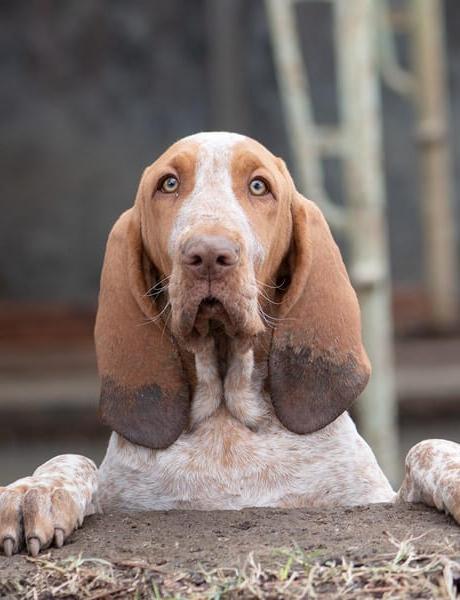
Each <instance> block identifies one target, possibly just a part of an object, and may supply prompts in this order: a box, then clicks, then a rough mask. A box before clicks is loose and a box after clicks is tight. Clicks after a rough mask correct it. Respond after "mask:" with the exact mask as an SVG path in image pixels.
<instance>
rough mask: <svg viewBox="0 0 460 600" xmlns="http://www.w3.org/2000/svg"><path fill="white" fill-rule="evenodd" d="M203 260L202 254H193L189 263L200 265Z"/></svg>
mask: <svg viewBox="0 0 460 600" xmlns="http://www.w3.org/2000/svg"><path fill="white" fill-rule="evenodd" d="M202 262H203V259H202V258H201V256H200V255H199V254H194V255H193V256H191V257H190V261H189V264H190V265H193V266H199V265H201V264H202Z"/></svg>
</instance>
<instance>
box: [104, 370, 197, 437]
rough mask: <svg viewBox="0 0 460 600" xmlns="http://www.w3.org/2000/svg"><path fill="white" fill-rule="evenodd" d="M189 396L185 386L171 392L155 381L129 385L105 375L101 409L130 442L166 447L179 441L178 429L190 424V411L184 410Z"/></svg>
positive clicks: (106, 419) (105, 417) (112, 425)
mask: <svg viewBox="0 0 460 600" xmlns="http://www.w3.org/2000/svg"><path fill="white" fill-rule="evenodd" d="M188 397H189V392H188V390H187V389H186V388H185V389H183V390H180V391H179V393H178V394H176V395H171V393H169V392H168V391H167V390H164V389H162V388H161V387H160V386H159V385H157V384H156V383H152V384H147V385H143V386H140V387H137V388H128V387H124V386H121V385H118V384H117V383H116V381H114V380H113V379H111V378H110V377H104V378H103V379H102V381H101V400H100V411H101V415H102V419H103V421H104V422H105V423H106V424H108V425H110V426H111V427H112V429H114V430H115V431H116V432H118V433H119V434H121V435H122V436H123V437H124V438H126V439H127V440H129V441H130V442H133V443H134V444H139V445H140V446H147V447H148V448H167V447H168V446H170V445H171V444H172V443H173V442H175V441H176V439H177V431H178V430H180V431H183V430H184V429H185V428H186V427H187V425H188V414H187V411H184V410H183V406H184V405H187V403H188ZM152 424H154V426H152Z"/></svg>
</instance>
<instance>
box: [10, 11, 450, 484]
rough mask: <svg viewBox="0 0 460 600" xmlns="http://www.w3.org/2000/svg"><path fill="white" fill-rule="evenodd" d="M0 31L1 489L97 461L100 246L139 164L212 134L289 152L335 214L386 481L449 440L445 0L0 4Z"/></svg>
mask: <svg viewBox="0 0 460 600" xmlns="http://www.w3.org/2000/svg"><path fill="white" fill-rule="evenodd" d="M0 17H1V18H0V81H1V86H0V185H1V194H0V215H1V216H0V484H5V483H8V482H9V481H11V480H13V479H14V478H17V477H19V476H23V475H25V474H29V473H30V472H31V470H32V469H33V468H35V466H37V465H38V464H39V463H40V462H43V461H44V460H45V459H48V458H51V457H52V456H53V455H56V454H58V453H63V452H75V453H83V454H86V455H87V456H90V457H92V458H94V459H95V460H97V461H100V460H101V458H102V456H103V453H104V449H105V445H106V443H107V438H108V433H109V432H108V431H107V430H106V429H105V428H103V427H102V426H101V425H100V423H99V422H98V417H97V403H98V392H99V389H98V379H97V373H96V367H95V356H94V350H93V341H92V329H93V322H94V315H95V310H96V302H97V292H98V284H99V273H100V268H101V264H102V258H103V251H104V246H105V242H106V238H107V234H108V232H109V230H110V228H111V226H112V224H113V222H114V221H115V219H116V218H117V216H118V215H119V214H120V213H121V212H122V211H123V210H125V209H126V208H127V207H129V206H130V205H131V204H132V202H133V199H134V194H135V192H136V188H137V184H138V180H139V177H140V174H141V172H142V170H143V168H144V166H145V165H147V164H149V163H150V162H152V161H153V160H154V159H155V158H156V157H157V156H158V155H159V154H160V153H161V152H162V151H163V150H164V149H166V148H167V147H168V146H169V145H170V144H171V143H172V142H174V141H175V140H177V139H178V138H181V137H183V136H185V135H188V134H191V133H195V132H198V131H202V130H210V129H218V130H221V129H223V130H233V131H238V132H240V133H245V134H248V135H250V136H252V137H255V138H256V139H258V140H259V141H261V142H262V143H263V144H265V145H266V146H268V148H270V149H271V150H272V151H273V152H274V153H275V154H277V155H280V156H283V157H284V158H285V159H286V160H287V163H288V165H289V167H290V168H291V170H292V171H293V173H294V176H295V178H296V181H297V184H298V186H299V187H300V188H301V189H302V190H303V191H304V192H305V193H306V194H307V195H309V196H310V197H311V199H313V200H317V201H318V203H319V204H320V205H321V206H322V208H323V209H324V210H325V212H326V215H327V216H328V218H329V219H330V222H331V225H332V226H333V231H334V234H335V236H336V238H337V239H338V241H339V242H340V244H341V246H342V248H343V251H344V253H345V256H346V259H347V264H348V267H349V270H350V274H351V277H352V281H353V283H354V285H355V287H356V289H357V291H358V295H359V297H360V301H361V304H362V307H363V320H364V328H365V337H366V344H367V346H368V348H369V352H370V354H371V358H372V361H373V363H374V376H373V377H374V379H373V383H372V384H371V386H370V388H369V390H368V393H367V394H365V397H364V398H363V399H362V400H360V401H359V403H358V405H357V409H356V411H355V415H356V417H357V420H358V423H359V426H360V428H361V430H362V432H363V434H364V435H365V437H366V438H367V439H368V441H369V442H370V443H371V445H372V446H373V447H374V448H375V449H376V452H377V454H378V456H379V459H380V460H381V462H382V464H383V465H384V467H385V470H386V471H387V473H389V474H390V475H391V476H392V478H393V479H394V480H395V481H397V479H398V477H399V476H400V467H401V466H402V464H403V455H404V453H405V452H406V450H407V449H408V447H409V446H410V445H411V444H413V443H414V442H415V441H418V440H420V439H423V438H426V437H444V438H447V439H453V440H455V441H460V327H459V316H460V313H459V310H458V306H459V299H460V298H459V295H458V294H459V292H458V289H459V288H458V282H457V279H458V275H459V272H458V264H459V262H458V261H459V258H460V255H459V244H458V232H459V229H460V212H459V206H458V204H459V203H458V191H459V189H460V153H459V152H460V147H459V144H458V139H459V134H460V37H459V35H458V32H459V31H460V4H459V3H458V1H456V0H444V1H442V0H400V1H395V2H391V1H389V0H387V1H385V0H317V1H313V0H299V1H297V2H294V1H292V2H290V1H288V0H266V1H265V2H264V1H263V0H194V1H193V2H190V0H189V1H187V0H136V1H134V2H126V1H118V0H111V1H110V2H109V1H108V0H99V2H81V1H79V0H64V1H63V0H60V1H59V2H58V1H57V0H31V1H30V2H18V1H17V0H4V1H3V2H2V3H1V6H0ZM398 465H399V467H398Z"/></svg>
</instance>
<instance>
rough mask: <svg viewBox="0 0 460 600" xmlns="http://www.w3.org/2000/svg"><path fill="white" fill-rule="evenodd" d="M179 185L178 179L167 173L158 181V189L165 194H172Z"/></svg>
mask: <svg viewBox="0 0 460 600" xmlns="http://www.w3.org/2000/svg"><path fill="white" fill-rule="evenodd" d="M178 187H179V180H178V179H177V177H174V175H168V176H167V177H165V178H164V179H162V181H160V186H159V189H160V190H161V191H162V192H164V193H165V194H172V193H173V192H176V191H177V188H178Z"/></svg>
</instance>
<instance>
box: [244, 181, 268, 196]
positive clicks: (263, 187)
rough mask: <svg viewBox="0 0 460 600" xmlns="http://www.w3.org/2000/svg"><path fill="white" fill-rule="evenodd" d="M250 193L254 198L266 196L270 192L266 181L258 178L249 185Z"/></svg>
mask: <svg viewBox="0 0 460 600" xmlns="http://www.w3.org/2000/svg"><path fill="white" fill-rule="evenodd" d="M249 191H250V192H251V194H252V195H253V196H264V195H265V194H268V191H269V190H268V185H267V184H266V183H265V181H264V180H263V179H260V178H258V177H256V178H255V179H253V180H252V181H251V182H250V183H249Z"/></svg>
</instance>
